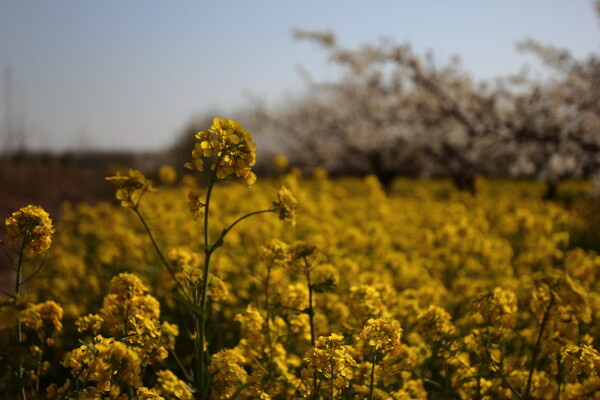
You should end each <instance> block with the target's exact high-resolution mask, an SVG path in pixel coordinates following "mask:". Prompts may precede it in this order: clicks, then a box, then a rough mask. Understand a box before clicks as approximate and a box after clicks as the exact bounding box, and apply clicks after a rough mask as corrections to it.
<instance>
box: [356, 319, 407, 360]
mask: <svg viewBox="0 0 600 400" xmlns="http://www.w3.org/2000/svg"><path fill="white" fill-rule="evenodd" d="M401 336H402V328H401V327H400V323H399V322H398V321H396V320H390V319H387V318H377V319H374V318H370V319H369V320H368V321H367V323H366V324H365V326H364V327H363V329H362V331H361V333H360V338H361V339H362V340H365V341H366V342H367V345H368V347H369V349H370V350H371V351H377V352H382V353H386V352H394V351H395V350H397V349H398V348H399V347H400V337H401Z"/></svg>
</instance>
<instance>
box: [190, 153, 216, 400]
mask: <svg viewBox="0 0 600 400" xmlns="http://www.w3.org/2000/svg"><path fill="white" fill-rule="evenodd" d="M220 161H221V158H220V157H219V159H218V160H217V163H216V164H215V169H214V171H213V173H212V174H211V177H210V181H209V182H208V189H207V191H206V197H205V202H204V274H203V275H202V284H203V285H202V286H203V288H202V293H200V296H201V298H200V315H198V314H197V313H196V314H194V324H195V328H196V362H197V371H196V378H197V381H196V382H199V383H200V386H199V388H198V392H197V393H198V396H199V398H203V397H204V396H205V394H206V390H207V387H206V377H205V375H206V360H205V357H206V354H205V351H204V345H205V344H204V343H205V337H204V336H205V331H206V319H207V318H206V314H205V313H206V295H207V292H208V274H209V272H210V256H211V255H212V252H213V250H214V246H211V244H210V237H209V232H208V218H209V212H210V199H211V195H212V190H213V187H214V184H215V179H216V177H217V169H218V167H219V162H220ZM197 301H198V292H197V291H196V293H195V296H194V306H196V307H197V306H198V303H197Z"/></svg>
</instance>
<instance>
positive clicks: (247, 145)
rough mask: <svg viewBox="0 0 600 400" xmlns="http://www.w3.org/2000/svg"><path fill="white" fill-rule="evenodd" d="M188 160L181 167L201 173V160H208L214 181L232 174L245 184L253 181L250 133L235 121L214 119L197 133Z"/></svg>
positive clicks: (254, 177) (254, 149)
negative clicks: (207, 127) (214, 175)
mask: <svg viewBox="0 0 600 400" xmlns="http://www.w3.org/2000/svg"><path fill="white" fill-rule="evenodd" d="M196 139H198V140H199V142H197V143H196V145H195V147H194V150H193V151H192V161H190V162H188V163H186V164H185V167H186V168H188V169H190V170H192V171H203V170H204V167H205V166H204V161H205V160H206V159H209V160H210V161H209V162H210V165H209V169H210V170H211V171H215V173H216V176H217V178H219V179H223V178H226V177H227V176H229V175H233V174H235V176H237V177H239V178H243V179H244V181H245V182H246V183H247V184H248V185H252V184H253V183H254V182H255V181H256V175H255V174H254V172H252V171H251V170H250V169H251V167H252V166H253V165H254V164H255V163H256V147H255V145H254V141H253V140H252V135H251V134H250V132H248V131H246V130H245V129H244V128H243V127H242V125H241V124H240V123H239V122H236V121H232V120H229V119H225V118H215V119H214V120H213V124H212V126H211V127H210V128H209V129H208V130H207V131H202V132H198V133H197V134H196Z"/></svg>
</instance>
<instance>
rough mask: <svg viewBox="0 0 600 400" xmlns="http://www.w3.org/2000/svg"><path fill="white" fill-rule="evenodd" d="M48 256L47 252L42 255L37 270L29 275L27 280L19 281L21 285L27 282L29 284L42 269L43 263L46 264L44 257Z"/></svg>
mask: <svg viewBox="0 0 600 400" xmlns="http://www.w3.org/2000/svg"><path fill="white" fill-rule="evenodd" d="M47 255H48V252H46V253H44V258H43V260H42V262H41V263H40V265H39V266H38V267H37V269H36V270H35V271H34V272H33V274H31V275H30V276H29V277H28V278H26V279H23V280H22V281H21V285H20V286H22V285H24V284H26V283H27V282H29V281H30V280H32V279H33V278H34V277H35V276H36V275H37V274H38V272H40V270H41V269H42V267H43V266H44V263H45V262H46V256H47Z"/></svg>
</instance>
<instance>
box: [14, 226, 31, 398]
mask: <svg viewBox="0 0 600 400" xmlns="http://www.w3.org/2000/svg"><path fill="white" fill-rule="evenodd" d="M27 242H28V238H27V235H26V236H25V237H24V238H23V241H22V242H21V248H20V249H19V259H18V261H17V265H16V270H17V271H16V272H17V276H16V281H15V298H16V299H18V297H19V293H20V291H21V272H22V269H23V255H24V253H25V247H26V246H27ZM17 301H18V300H17ZM22 330H23V327H22V325H21V318H19V319H18V320H17V346H20V345H21V336H22ZM18 374H19V385H20V386H21V393H20V396H21V399H23V400H25V399H26V397H27V396H26V394H25V385H24V384H23V360H21V357H20V356H19V366H18Z"/></svg>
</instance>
